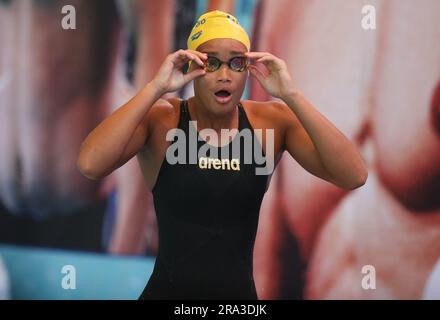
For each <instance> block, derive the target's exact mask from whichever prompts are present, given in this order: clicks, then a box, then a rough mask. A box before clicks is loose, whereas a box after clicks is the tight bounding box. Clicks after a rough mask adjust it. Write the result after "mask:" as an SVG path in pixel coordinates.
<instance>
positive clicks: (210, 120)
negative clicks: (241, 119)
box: [188, 97, 238, 133]
mask: <svg viewBox="0 0 440 320" xmlns="http://www.w3.org/2000/svg"><path fill="white" fill-rule="evenodd" d="M188 105H190V106H191V107H190V109H191V115H192V117H193V119H192V120H195V121H197V127H198V128H199V129H200V130H202V129H206V128H209V129H213V130H215V131H217V132H218V133H220V132H221V129H236V128H238V108H237V106H236V107H235V108H233V109H232V110H231V111H230V112H225V113H222V114H215V113H213V112H211V111H210V110H209V109H208V108H206V107H205V106H204V105H203V104H202V103H201V102H200V101H199V100H198V99H197V98H196V97H192V98H190V99H188Z"/></svg>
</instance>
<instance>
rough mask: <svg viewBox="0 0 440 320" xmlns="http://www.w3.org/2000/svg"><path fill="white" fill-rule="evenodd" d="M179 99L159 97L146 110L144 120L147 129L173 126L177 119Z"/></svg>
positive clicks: (175, 124)
mask: <svg viewBox="0 0 440 320" xmlns="http://www.w3.org/2000/svg"><path fill="white" fill-rule="evenodd" d="M181 101H182V100H181V99H178V98H170V99H159V100H157V101H156V102H155V103H154V104H153V106H152V107H151V109H150V110H149V111H148V113H147V115H146V118H145V121H146V122H147V126H148V128H149V130H150V131H151V130H154V129H156V128H158V127H166V128H173V127H176V126H177V124H178V121H179V114H180V103H181Z"/></svg>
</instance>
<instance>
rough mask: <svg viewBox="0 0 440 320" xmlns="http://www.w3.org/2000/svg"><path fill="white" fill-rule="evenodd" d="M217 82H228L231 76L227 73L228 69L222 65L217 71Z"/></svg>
mask: <svg viewBox="0 0 440 320" xmlns="http://www.w3.org/2000/svg"><path fill="white" fill-rule="evenodd" d="M217 81H218V82H230V81H231V76H230V73H229V67H228V66H227V65H226V64H225V63H224V64H222V65H221V66H220V69H218V70H217Z"/></svg>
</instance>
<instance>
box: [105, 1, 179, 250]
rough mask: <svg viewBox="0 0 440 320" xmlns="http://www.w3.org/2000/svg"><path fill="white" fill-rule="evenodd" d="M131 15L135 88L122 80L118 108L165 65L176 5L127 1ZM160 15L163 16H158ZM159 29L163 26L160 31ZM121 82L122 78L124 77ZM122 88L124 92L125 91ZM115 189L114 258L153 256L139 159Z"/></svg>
mask: <svg viewBox="0 0 440 320" xmlns="http://www.w3.org/2000/svg"><path fill="white" fill-rule="evenodd" d="M123 5H125V6H127V8H126V9H127V10H128V12H129V13H130V14H129V15H128V17H126V20H127V21H126V24H128V23H130V22H131V21H133V20H134V21H136V22H137V24H136V25H135V26H133V28H135V30H136V34H137V37H136V38H137V43H138V45H137V52H136V57H137V59H136V62H135V64H136V69H135V71H134V84H133V86H130V85H128V84H126V83H125V82H124V80H122V79H121V80H120V82H119V83H120V86H122V87H123V88H124V87H125V88H126V90H121V89H120V91H121V92H123V94H121V95H120V98H119V101H118V103H117V104H115V108H116V107H117V106H120V105H121V104H123V103H125V102H126V101H128V100H129V99H130V97H131V96H133V94H134V93H135V92H136V91H137V90H140V89H141V88H143V87H144V86H145V85H146V84H147V82H148V80H149V79H152V78H153V77H154V75H155V72H156V71H157V70H158V69H159V67H160V65H161V63H162V61H163V60H164V59H165V57H166V56H167V54H168V52H170V51H171V48H172V39H173V37H172V33H173V31H174V21H173V19H170V18H169V17H170V16H173V15H174V9H175V8H174V6H175V4H174V1H171V0H167V1H142V0H136V1H130V2H126V1H125V0H124V2H123ZM157 12H161V13H162V14H156V13H157ZM157 26H160V28H158V27H157ZM121 78H122V76H121ZM123 88H122V89H123ZM113 178H114V181H113V186H111V188H114V187H116V186H117V190H118V191H117V209H116V220H115V224H114V227H113V233H112V237H111V239H110V243H109V248H108V250H109V252H110V253H112V254H148V255H154V254H155V253H156V252H157V247H158V235H157V224H156V215H155V212H154V207H153V201H152V200H153V198H152V194H151V192H150V190H149V188H148V187H147V185H146V184H145V182H144V179H143V176H142V172H141V170H140V168H139V165H138V162H137V160H136V158H133V159H131V160H129V161H128V163H127V164H126V165H125V166H123V167H122V168H121V169H120V170H118V171H117V172H115V174H114V177H113Z"/></svg>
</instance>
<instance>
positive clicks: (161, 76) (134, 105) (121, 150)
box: [77, 50, 206, 179]
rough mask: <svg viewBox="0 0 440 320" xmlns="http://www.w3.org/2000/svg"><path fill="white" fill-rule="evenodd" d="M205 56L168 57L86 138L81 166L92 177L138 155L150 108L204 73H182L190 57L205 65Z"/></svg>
mask: <svg viewBox="0 0 440 320" xmlns="http://www.w3.org/2000/svg"><path fill="white" fill-rule="evenodd" d="M202 59H206V57H205V55H204V54H202V53H200V52H196V51H191V50H179V51H176V52H174V53H172V54H170V55H168V56H167V58H166V59H165V61H164V63H163V64H162V66H161V67H160V69H159V71H158V73H157V74H156V76H155V77H154V79H153V80H152V81H151V82H149V83H148V84H147V85H146V86H145V87H144V88H143V89H142V90H141V91H140V92H139V93H138V94H137V95H136V96H135V97H134V98H132V99H131V100H130V101H129V102H127V103H126V104H124V105H123V106H122V107H120V108H118V109H117V110H116V111H115V112H113V113H112V114H111V115H110V116H109V117H107V118H106V119H104V121H102V122H101V123H100V124H99V125H98V126H97V127H96V128H95V129H94V130H93V131H92V132H91V133H90V134H89V135H88V136H87V138H86V139H85V140H84V142H83V143H82V145H81V148H80V153H79V157H78V160H77V166H78V169H79V170H80V171H81V173H82V174H83V175H84V176H86V177H87V178H89V179H100V178H103V177H104V176H106V175H108V174H110V173H111V172H113V171H114V170H116V169H117V168H119V167H120V166H122V165H123V164H124V163H126V162H127V161H128V160H130V159H131V158H132V157H133V156H134V155H135V154H137V153H138V152H139V151H140V150H141V149H142V147H143V146H144V145H145V143H146V142H147V140H148V131H149V129H151V128H148V126H149V125H150V124H149V123H148V116H147V115H148V111H149V110H150V109H151V107H152V106H153V105H154V104H156V105H158V104H169V102H167V101H166V100H162V99H161V100H159V98H160V97H161V96H162V95H164V94H165V93H167V92H172V91H175V90H178V89H179V88H181V87H182V86H183V85H185V84H186V83H187V82H189V81H191V80H193V79H194V78H196V77H198V76H201V75H203V74H204V73H205V71H204V69H201V68H199V69H194V70H193V71H191V72H190V73H188V74H183V72H182V67H183V66H184V65H185V64H186V63H187V62H188V61H190V60H193V61H194V62H196V63H197V64H199V65H200V66H203V65H204V64H203V62H202Z"/></svg>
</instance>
